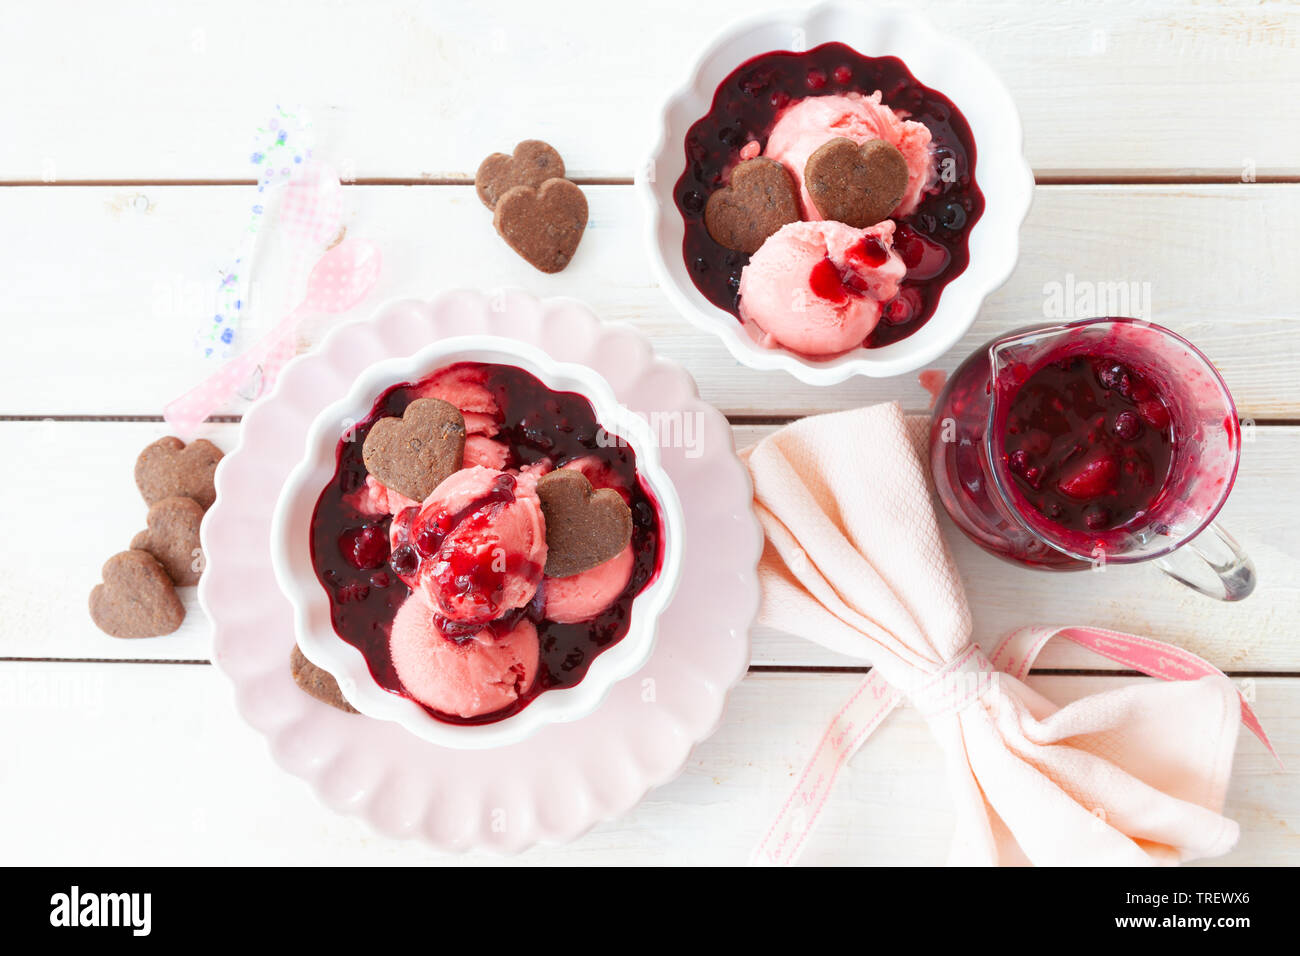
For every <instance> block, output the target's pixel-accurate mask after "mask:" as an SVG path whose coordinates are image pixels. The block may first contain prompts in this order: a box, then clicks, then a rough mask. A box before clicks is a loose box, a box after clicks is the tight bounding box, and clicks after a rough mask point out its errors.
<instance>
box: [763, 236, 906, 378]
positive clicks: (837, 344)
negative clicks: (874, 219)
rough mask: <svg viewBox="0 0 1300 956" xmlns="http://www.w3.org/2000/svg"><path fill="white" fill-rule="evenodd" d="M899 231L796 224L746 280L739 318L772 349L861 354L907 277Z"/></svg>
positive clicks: (770, 244)
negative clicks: (896, 236)
mask: <svg viewBox="0 0 1300 956" xmlns="http://www.w3.org/2000/svg"><path fill="white" fill-rule="evenodd" d="M893 245H894V223H893V222H892V221H891V220H888V219H887V220H885V221H884V222H881V223H877V224H876V225H874V226H870V227H868V228H867V229H854V228H853V227H851V226H846V225H844V223H842V222H826V221H820V222H791V223H787V224H786V225H784V226H782V227H781V228H780V229H778V230H777V231H776V232H774V233H773V234H772V235H770V236H768V237H767V240H766V241H765V242H764V243H763V245H762V246H761V247H760V248H759V250H758V252H756V253H754V255H753V256H752V257H751V258H750V260H749V264H748V265H747V266H745V268H744V269H743V270H742V271H741V273H740V317H741V319H742V320H744V321H745V322H752V323H753V324H754V325H755V326H757V327H758V329H759V330H761V331H762V333H763V335H762V338H761V343H762V344H763V345H764V346H766V347H768V348H775V347H777V346H784V347H785V348H788V349H792V350H794V351H796V352H800V353H802V354H804V355H811V356H826V355H837V354H839V353H840V352H845V351H847V350H849V349H852V348H856V347H858V346H859V345H861V344H862V342H863V340H864V339H866V337H867V336H868V335H870V334H871V331H872V329H874V328H875V327H876V323H877V322H879V321H880V313H881V309H882V308H883V306H884V303H886V302H888V301H889V300H890V299H892V298H894V296H896V295H898V285H899V283H900V282H901V281H902V280H903V276H904V275H905V274H906V273H907V267H906V266H905V265H904V264H903V260H902V259H901V258H899V256H898V254H897V253H896V252H894V249H893Z"/></svg>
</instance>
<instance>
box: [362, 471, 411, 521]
mask: <svg viewBox="0 0 1300 956" xmlns="http://www.w3.org/2000/svg"><path fill="white" fill-rule="evenodd" d="M346 500H347V502H348V504H350V505H351V506H352V507H353V508H356V509H357V510H358V511H360V512H361V513H362V514H363V515H371V516H374V515H395V514H397V513H399V512H401V511H405V510H406V509H407V508H410V507H413V506H415V505H418V504H419V502H418V501H415V500H414V499H412V498H408V497H406V495H404V494H401V493H400V492H397V491H393V489H391V488H388V487H385V486H384V485H383V484H381V483H380V481H379V479H378V478H376V477H375V476H374V475H366V483H365V484H364V485H362V486H361V487H360V488H358V489H357V490H356V491H354V492H352V493H351V494H349V495H348V496H347V498H346Z"/></svg>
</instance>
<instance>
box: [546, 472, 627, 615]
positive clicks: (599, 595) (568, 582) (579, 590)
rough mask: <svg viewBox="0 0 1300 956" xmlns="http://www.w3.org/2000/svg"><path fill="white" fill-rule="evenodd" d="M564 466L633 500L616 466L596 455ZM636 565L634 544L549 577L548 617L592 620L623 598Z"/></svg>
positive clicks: (598, 486) (596, 486)
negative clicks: (585, 567) (580, 569)
mask: <svg viewBox="0 0 1300 956" xmlns="http://www.w3.org/2000/svg"><path fill="white" fill-rule="evenodd" d="M564 467H565V468H571V469H573V470H574V471H579V472H581V473H582V474H583V476H584V477H585V478H586V479H587V480H588V481H590V482H591V487H593V488H597V489H599V488H613V489H614V490H615V491H617V492H618V493H619V494H620V495H622V496H623V499H624V500H625V501H630V500H631V497H632V495H631V493H630V492H629V491H628V489H627V488H625V487H623V482H622V481H621V480H620V479H619V477H618V475H617V474H616V473H615V472H614V469H612V468H610V466H609V464H608V463H607V462H605V461H604V460H602V459H600V458H598V457H596V456H595V455H587V456H584V457H582V458H575V459H573V460H572V461H569V462H566V463H565V464H564ZM635 565H636V555H635V554H634V553H633V551H632V545H631V544H628V546H627V547H626V548H624V549H623V550H622V551H620V552H619V553H618V554H616V555H614V557H612V558H610V559H609V560H608V561H606V562H605V563H604V564H598V565H596V566H595V567H594V568H591V569H589V570H587V571H583V572H582V573H580V574H574V575H570V576H569V577H567V578H546V580H545V584H544V585H543V589H544V591H545V597H546V610H545V614H546V617H548V618H549V619H550V620H552V621H555V622H556V623H558V624H576V623H577V622H579V621H589V620H591V619H592V618H593V617H595V616H596V615H597V614H600V613H601V612H602V611H604V610H605V609H606V608H608V607H609V606H610V605H612V604H613V603H614V602H615V601H617V600H618V599H619V597H620V596H621V595H622V594H623V591H624V590H626V588H627V582H628V581H630V580H632V570H633V568H634V566H635Z"/></svg>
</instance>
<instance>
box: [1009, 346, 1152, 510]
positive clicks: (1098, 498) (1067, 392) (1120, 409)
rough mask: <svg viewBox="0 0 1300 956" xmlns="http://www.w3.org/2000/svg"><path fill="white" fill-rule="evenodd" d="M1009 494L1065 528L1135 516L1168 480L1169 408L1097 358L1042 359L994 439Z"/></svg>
mask: <svg viewBox="0 0 1300 956" xmlns="http://www.w3.org/2000/svg"><path fill="white" fill-rule="evenodd" d="M1004 449H1005V453H1006V465H1007V470H1008V471H1010V472H1011V474H1012V476H1013V480H1014V481H1015V484H1016V487H1017V489H1018V490H1019V492H1020V493H1021V494H1022V495H1023V496H1024V497H1025V499H1026V500H1027V501H1028V502H1029V503H1030V504H1031V505H1032V506H1033V507H1034V508H1035V509H1037V510H1038V512H1039V513H1040V514H1042V515H1043V516H1044V517H1046V518H1048V519H1049V520H1050V521H1052V522H1054V523H1056V524H1058V525H1060V526H1062V527H1064V528H1068V529H1070V530H1072V531H1082V532H1085V533H1087V532H1097V531H1110V530H1114V529H1116V528H1122V527H1124V526H1125V525H1127V524H1128V523H1129V522H1132V521H1134V520H1137V519H1140V518H1142V517H1143V516H1144V515H1145V514H1146V513H1147V512H1148V511H1149V510H1150V509H1151V507H1152V505H1153V504H1154V503H1155V501H1156V500H1157V498H1159V496H1160V493H1161V491H1162V490H1163V489H1164V487H1165V482H1166V479H1167V478H1168V476H1169V468H1170V462H1171V461H1172V459H1173V449H1174V435H1173V428H1172V425H1171V417H1170V414H1169V409H1168V407H1167V406H1166V404H1165V402H1164V400H1163V399H1162V398H1161V396H1160V394H1159V393H1158V392H1157V390H1156V389H1155V388H1154V387H1153V386H1152V385H1151V383H1150V382H1149V381H1148V380H1147V379H1145V378H1143V377H1142V376H1141V375H1139V374H1138V373H1137V372H1135V371H1132V370H1131V369H1129V368H1127V367H1126V366H1124V365H1122V364H1119V363H1117V362H1116V361H1115V360H1113V359H1111V358H1107V357H1105V356H1074V357H1071V358H1065V359H1061V360H1059V361H1056V362H1049V363H1048V364H1046V365H1044V366H1043V367H1042V368H1039V369H1037V370H1036V371H1034V372H1033V373H1032V374H1030V375H1029V376H1028V377H1027V378H1026V379H1025V381H1024V383H1023V384H1022V385H1020V387H1019V389H1018V390H1017V391H1016V393H1015V395H1014V396H1013V397H1012V401H1011V405H1010V408H1009V410H1008V413H1007V418H1006V434H1005V438H1004Z"/></svg>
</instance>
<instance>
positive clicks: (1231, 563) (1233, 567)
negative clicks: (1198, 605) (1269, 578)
mask: <svg viewBox="0 0 1300 956" xmlns="http://www.w3.org/2000/svg"><path fill="white" fill-rule="evenodd" d="M1154 563H1155V566H1156V567H1158V568H1159V569H1160V570H1161V571H1163V572H1165V574H1167V575H1169V576H1170V577H1171V578H1173V579H1174V580H1175V581H1178V582H1179V583H1181V584H1185V585H1187V586H1188V587H1189V588H1191V589H1192V590H1193V591H1200V592H1201V593H1202V594H1205V595H1208V596H1209V597H1212V598H1217V599H1218V600H1220V601H1240V600H1241V599H1242V598H1244V597H1247V596H1248V595H1249V594H1250V592H1251V591H1253V590H1255V565H1254V564H1253V563H1252V562H1251V560H1250V558H1249V557H1247V555H1246V552H1244V551H1242V550H1241V545H1239V544H1237V542H1236V541H1235V540H1233V537H1232V535H1230V534H1228V532H1226V531H1224V530H1223V529H1222V528H1220V527H1219V526H1218V525H1217V524H1211V525H1210V526H1209V527H1208V528H1206V529H1205V530H1204V531H1202V532H1201V533H1200V534H1198V535H1197V536H1196V537H1195V538H1193V539H1192V540H1191V541H1188V542H1187V543H1186V544H1184V545H1183V546H1182V547H1181V548H1179V549H1178V550H1177V551H1173V552H1171V553H1169V554H1167V555H1165V556H1164V557H1163V558H1157V559H1156V560H1155V562H1154Z"/></svg>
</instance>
